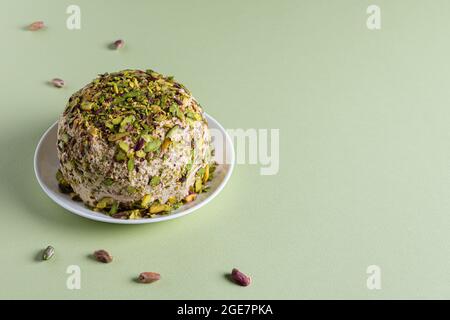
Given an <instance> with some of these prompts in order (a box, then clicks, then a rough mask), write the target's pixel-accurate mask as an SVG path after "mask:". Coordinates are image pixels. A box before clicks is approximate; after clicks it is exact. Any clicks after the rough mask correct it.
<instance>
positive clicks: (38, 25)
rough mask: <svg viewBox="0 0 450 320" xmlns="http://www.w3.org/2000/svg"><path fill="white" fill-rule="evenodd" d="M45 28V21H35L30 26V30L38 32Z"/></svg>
mask: <svg viewBox="0 0 450 320" xmlns="http://www.w3.org/2000/svg"><path fill="white" fill-rule="evenodd" d="M44 27H45V24H44V21H35V22H33V23H32V24H30V25H29V26H28V30H30V31H37V30H41V29H42V28H44Z"/></svg>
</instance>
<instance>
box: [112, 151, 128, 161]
mask: <svg viewBox="0 0 450 320" xmlns="http://www.w3.org/2000/svg"><path fill="white" fill-rule="evenodd" d="M115 159H116V161H125V160H126V159H127V154H126V153H125V152H124V151H123V150H119V151H118V152H117V153H116V156H115Z"/></svg>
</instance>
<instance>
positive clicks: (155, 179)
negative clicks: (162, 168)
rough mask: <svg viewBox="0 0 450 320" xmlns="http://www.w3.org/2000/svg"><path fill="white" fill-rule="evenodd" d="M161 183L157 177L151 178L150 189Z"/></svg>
mask: <svg viewBox="0 0 450 320" xmlns="http://www.w3.org/2000/svg"><path fill="white" fill-rule="evenodd" d="M160 182H161V178H160V177H159V176H153V177H152V179H151V180H150V185H151V186H152V187H156V186H157V185H158V184H159V183H160Z"/></svg>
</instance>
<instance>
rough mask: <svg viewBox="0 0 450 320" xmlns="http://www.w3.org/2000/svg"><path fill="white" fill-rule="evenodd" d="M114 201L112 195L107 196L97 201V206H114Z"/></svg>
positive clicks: (102, 207)
mask: <svg viewBox="0 0 450 320" xmlns="http://www.w3.org/2000/svg"><path fill="white" fill-rule="evenodd" d="M113 203H114V199H113V198H110V197H105V198H102V199H100V201H99V202H97V205H96V206H95V207H96V208H97V209H105V208H106V207H110V206H112V205H113Z"/></svg>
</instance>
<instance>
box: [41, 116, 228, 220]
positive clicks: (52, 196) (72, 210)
mask: <svg viewBox="0 0 450 320" xmlns="http://www.w3.org/2000/svg"><path fill="white" fill-rule="evenodd" d="M205 117H206V118H207V120H208V121H212V122H214V123H215V125H216V126H217V127H218V128H219V130H220V131H221V132H222V133H224V135H225V148H226V151H227V152H228V151H229V152H230V153H231V154H230V159H231V161H230V163H227V165H229V166H230V167H229V170H228V172H227V173H226V175H225V176H224V178H223V180H222V181H221V182H220V184H219V185H218V187H217V189H215V190H214V191H213V192H212V193H211V194H210V195H209V196H208V197H207V198H205V199H204V200H202V201H201V202H199V203H198V204H196V205H194V206H192V207H190V208H188V209H186V210H183V211H181V212H179V213H175V214H169V215H167V216H161V217H157V218H145V219H136V220H122V219H114V218H111V217H108V216H106V215H105V216H104V217H103V216H100V215H98V216H97V215H93V214H90V213H85V212H83V211H80V210H78V209H76V208H73V207H71V206H70V205H68V204H67V203H66V202H64V201H61V199H60V197H58V196H57V195H55V194H54V193H53V191H52V190H50V189H49V188H48V187H47V185H46V184H45V183H44V181H42V179H41V177H40V175H39V173H38V172H39V171H38V162H39V159H38V153H39V151H40V149H41V146H42V143H43V142H44V140H45V138H46V137H47V135H48V134H49V132H50V131H51V130H52V129H53V127H54V126H56V125H57V124H58V121H55V122H54V123H53V124H51V125H50V126H49V127H48V128H47V129H46V130H45V131H44V133H43V134H42V136H41V137H40V139H39V142H38V143H37V145H36V148H35V150H34V156H33V168H34V174H35V177H36V179H37V181H38V183H39V185H40V187H41V188H42V190H43V191H44V193H45V194H46V195H47V196H48V197H49V198H50V199H52V200H53V202H55V203H56V204H58V205H59V206H61V207H63V208H64V209H66V210H67V211H69V212H70V213H72V214H75V215H78V216H81V217H83V218H86V219H89V220H93V221H99V222H105V223H113V224H127V225H136V224H147V223H155V222H161V221H167V220H172V219H176V218H180V217H182V216H185V215H187V214H190V213H193V212H194V211H196V210H198V209H200V208H201V207H203V206H204V205H206V204H207V203H209V202H210V201H211V200H213V199H214V198H215V197H216V196H217V195H218V194H219V193H220V192H221V191H222V190H223V188H224V187H225V185H226V184H227V183H228V180H229V179H230V177H231V175H232V173H233V170H234V166H235V162H236V160H235V151H234V146H233V141H232V140H231V137H230V135H229V134H228V132H227V131H226V130H225V128H224V127H223V126H222V125H221V124H220V123H219V122H218V121H217V120H216V119H214V118H213V117H212V116H210V115H209V114H207V113H206V112H205ZM228 147H229V148H228ZM228 149H229V150H228ZM86 210H90V209H88V208H86ZM90 211H92V210H90ZM92 212H94V211H92Z"/></svg>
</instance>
